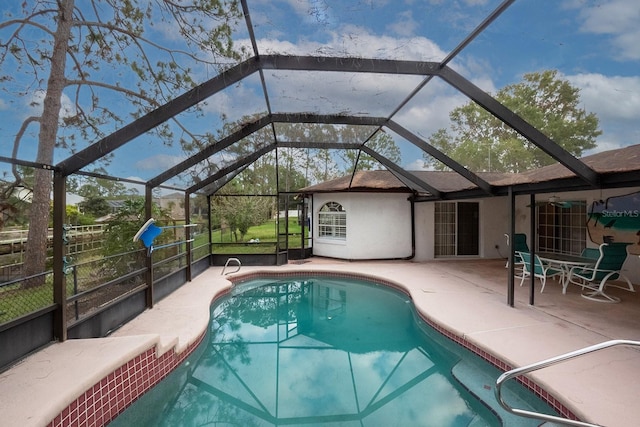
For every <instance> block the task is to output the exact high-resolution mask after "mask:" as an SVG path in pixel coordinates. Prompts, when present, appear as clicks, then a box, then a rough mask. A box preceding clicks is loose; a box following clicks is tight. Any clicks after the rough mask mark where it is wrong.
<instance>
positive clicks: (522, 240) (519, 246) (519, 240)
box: [504, 233, 529, 268]
mask: <svg viewBox="0 0 640 427" xmlns="http://www.w3.org/2000/svg"><path fill="white" fill-rule="evenodd" d="M504 236H505V237H506V238H507V247H508V246H509V235H508V234H505V235H504ZM513 251H514V253H513V265H514V266H522V258H520V255H518V254H519V253H520V252H529V245H527V235H526V234H524V233H516V234H514V235H513ZM505 268H509V260H507V265H505Z"/></svg>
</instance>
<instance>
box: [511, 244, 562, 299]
mask: <svg viewBox="0 0 640 427" xmlns="http://www.w3.org/2000/svg"><path fill="white" fill-rule="evenodd" d="M518 256H519V257H520V259H521V260H522V274H521V276H520V278H521V280H520V286H522V284H523V283H524V279H525V278H527V277H531V271H533V274H534V277H537V278H538V279H540V282H541V283H542V289H540V293H542V291H544V285H545V284H546V283H547V279H549V278H551V277H555V278H556V279H558V281H559V280H560V279H559V278H561V277H562V270H561V269H559V268H555V267H553V266H551V265H549V264H546V263H543V262H542V260H541V259H540V257H539V256H538V255H535V257H534V262H533V269H532V268H531V254H530V253H529V252H518Z"/></svg>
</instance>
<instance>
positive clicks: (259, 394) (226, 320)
mask: <svg viewBox="0 0 640 427" xmlns="http://www.w3.org/2000/svg"><path fill="white" fill-rule="evenodd" d="M499 375H500V372H499V371H498V370H497V369H495V368H494V367H492V366H491V365H489V364H488V363H486V362H485V361H483V360H482V359H480V358H479V357H477V356H476V355H474V354H473V353H471V352H469V351H467V350H465V349H463V348H462V347H460V346H458V345H457V344H455V343H453V342H451V341H450V340H448V339H446V338H445V337H442V336H441V335H440V334H439V333H438V332H436V331H434V330H433V329H432V328H430V327H429V326H428V325H426V324H424V322H422V321H421V320H420V319H419V317H418V316H417V315H416V313H415V310H414V309H413V304H412V303H411V301H410V299H409V298H408V296H407V295H405V294H403V293H401V292H398V291H396V290H393V289H390V288H388V287H386V286H383V285H377V284H374V283H370V282H365V281H361V280H355V279H341V278H335V277H306V278H288V279H285V280H279V281H273V280H272V279H260V280H252V281H250V282H245V283H243V284H239V285H237V286H235V287H234V289H233V292H232V293H231V294H230V295H227V296H225V297H223V298H221V299H220V300H218V301H217V302H216V303H215V304H214V305H213V306H212V308H211V321H210V324H209V328H208V331H207V335H206V337H205V338H204V340H203V342H202V344H201V345H200V346H199V347H198V348H197V349H196V350H195V351H194V352H193V354H191V355H190V356H189V357H188V358H187V359H186V360H185V362H184V363H183V364H182V365H180V366H179V367H178V368H177V369H176V370H175V371H174V372H172V373H171V374H170V375H169V376H168V377H167V378H165V379H164V380H163V381H161V382H160V383H159V384H158V385H157V386H156V387H154V388H153V389H152V390H151V391H149V392H148V393H147V394H145V395H144V396H142V397H141V398H140V399H139V400H138V401H136V402H135V403H134V404H133V405H132V406H131V407H130V408H128V409H127V410H126V411H125V412H123V413H122V414H121V415H120V416H119V417H118V418H116V419H115V420H114V421H113V422H112V423H111V424H110V425H111V426H116V427H117V426H129V425H160V426H162V425H166V426H174V425H208V424H211V425H213V424H217V425H241V426H253V425H256V426H270V425H282V424H286V425H331V426H338V425H340V426H342V425H344V426H350V425H354V426H355V425H358V426H378V425H379V426H394V425H401V426H408V425H411V426H438V427H441V426H500V425H519V426H529V425H531V426H536V425H539V421H535V420H528V419H522V418H518V419H514V417H513V416H512V415H510V414H507V413H505V412H504V411H503V410H502V409H501V408H500V407H499V405H498V404H497V402H495V399H493V386H494V384H495V380H496V378H497V377H498V376H499ZM509 386H510V387H509V388H508V389H507V390H506V394H505V395H506V399H507V400H508V401H509V403H511V404H512V405H513V406H515V407H519V408H527V409H531V410H537V411H543V412H546V413H554V412H553V411H552V409H551V408H550V407H548V406H547V405H546V404H544V403H543V402H542V401H540V400H539V399H537V398H536V397H535V396H534V395H533V394H531V393H529V392H528V391H527V390H525V389H524V388H523V387H521V386H520V385H518V384H517V383H512V384H509ZM482 399H484V401H483V400H482ZM516 422H517V424H516Z"/></svg>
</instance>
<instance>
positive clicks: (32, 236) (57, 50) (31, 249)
mask: <svg viewBox="0 0 640 427" xmlns="http://www.w3.org/2000/svg"><path fill="white" fill-rule="evenodd" d="M58 4H59V5H60V11H59V14H58V19H57V23H58V27H57V29H56V32H55V35H54V40H53V51H52V55H51V71H50V74H49V80H48V81H47V88H46V90H47V93H46V95H45V98H44V105H43V109H42V118H41V120H40V134H39V136H38V157H37V159H36V161H37V162H38V163H42V164H52V163H53V151H54V148H55V145H56V138H57V135H58V120H59V117H60V109H61V103H60V99H61V97H62V91H63V89H64V87H65V83H66V79H65V67H66V63H67V48H68V45H69V38H70V36H71V26H72V23H73V7H74V0H60V1H59V2H58ZM52 179H53V176H52V173H51V171H49V170H45V169H36V170H35V171H34V189H33V190H34V191H33V201H32V203H31V210H30V212H29V234H28V236H27V247H26V251H25V262H24V275H25V276H27V277H29V276H33V275H36V274H40V273H43V272H44V271H45V269H46V260H47V232H48V228H49V203H50V200H51V182H52ZM43 281H44V276H41V277H39V278H38V279H34V280H28V281H26V282H25V286H37V285H39V284H41V283H43Z"/></svg>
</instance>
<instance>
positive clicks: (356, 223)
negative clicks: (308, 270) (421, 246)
mask: <svg viewBox="0 0 640 427" xmlns="http://www.w3.org/2000/svg"><path fill="white" fill-rule="evenodd" d="M407 198H408V194H376V193H333V194H316V195H314V197H313V236H314V240H313V254H314V255H318V256H326V257H332V258H341V259H353V260H356V259H360V260H362V259H392V258H405V257H409V256H411V253H412V249H411V203H410V202H409V201H408V200H407ZM329 201H333V202H337V203H340V204H341V205H342V206H343V207H344V209H345V210H346V212H347V238H346V239H345V240H339V239H329V238H323V237H319V233H318V211H319V210H320V208H321V207H322V205H324V204H325V203H326V202H329Z"/></svg>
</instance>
